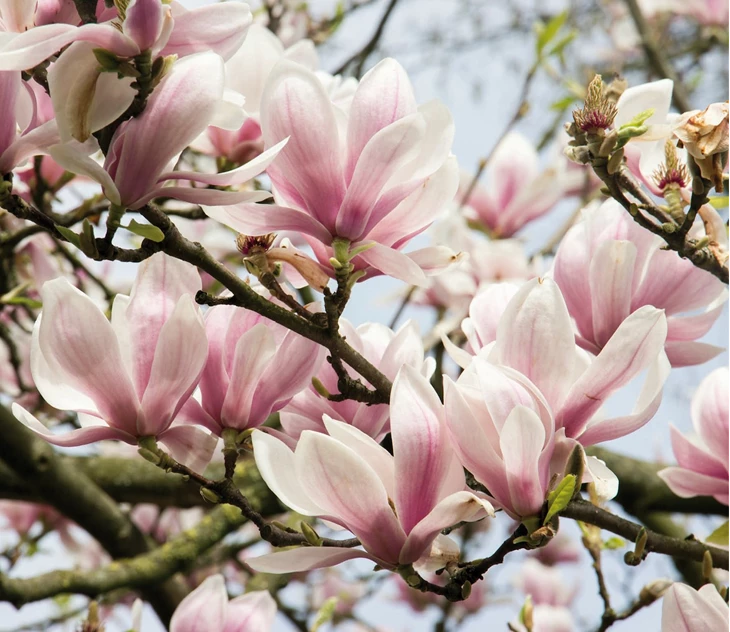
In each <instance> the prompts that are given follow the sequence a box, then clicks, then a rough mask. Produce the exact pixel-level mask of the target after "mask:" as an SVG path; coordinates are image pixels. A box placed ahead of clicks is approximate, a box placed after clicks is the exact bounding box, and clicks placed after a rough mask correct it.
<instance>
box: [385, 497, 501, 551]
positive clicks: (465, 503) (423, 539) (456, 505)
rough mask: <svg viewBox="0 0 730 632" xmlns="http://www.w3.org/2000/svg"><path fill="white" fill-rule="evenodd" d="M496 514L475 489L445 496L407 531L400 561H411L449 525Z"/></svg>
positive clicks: (425, 549)
mask: <svg viewBox="0 0 730 632" xmlns="http://www.w3.org/2000/svg"><path fill="white" fill-rule="evenodd" d="M486 516H490V517H494V507H492V505H491V503H489V502H488V501H486V500H484V499H482V498H479V497H478V496H477V495H476V494H474V493H473V492H467V491H459V492H456V493H454V494H451V495H450V496H446V498H443V499H442V500H441V501H440V502H439V503H438V504H437V505H436V506H435V507H434V508H433V509H432V510H431V511H430V512H429V513H428V515H426V516H424V518H423V519H422V520H420V521H419V522H418V524H416V525H415V526H414V527H413V530H412V531H411V532H410V533H409V534H408V538H407V539H406V542H405V544H404V545H403V549H402V550H401V554H400V559H399V562H400V563H401V564H411V563H412V562H415V561H416V560H417V559H418V558H420V557H421V556H422V555H423V554H424V553H425V552H426V551H427V549H428V547H429V546H430V545H431V543H432V542H433V540H434V538H435V537H436V536H437V535H438V534H439V533H440V532H441V530H442V529H445V528H446V527H450V526H453V525H455V524H458V523H459V522H462V521H465V522H473V521H475V520H480V519H482V518H484V517H486Z"/></svg>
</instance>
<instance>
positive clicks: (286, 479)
mask: <svg viewBox="0 0 730 632" xmlns="http://www.w3.org/2000/svg"><path fill="white" fill-rule="evenodd" d="M251 440H252V441H253V455H254V458H255V459H256V467H257V468H258V470H259V473H260V474H261V478H263V479H264V482H265V483H266V485H267V486H268V488H269V489H270V490H271V491H272V492H274V494H275V495H276V497H277V498H278V499H279V500H281V502H283V503H284V504H285V505H286V506H287V507H290V508H291V509H293V510H294V511H296V512H297V513H300V514H302V515H303V516H321V515H324V514H325V513H327V512H326V511H325V510H324V509H322V508H321V507H319V506H318V505H317V504H316V503H315V502H314V501H312V499H311V498H310V497H309V494H308V492H307V490H306V489H305V487H304V486H303V485H302V481H301V479H300V478H299V476H298V475H297V472H296V465H295V460H294V452H292V450H290V449H289V448H288V447H287V446H286V445H285V444H284V443H283V442H282V441H280V440H279V439H277V438H275V437H273V436H271V435H269V434H267V433H265V432H262V431H260V430H255V431H254V432H253V434H252V435H251Z"/></svg>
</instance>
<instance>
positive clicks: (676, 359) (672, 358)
mask: <svg viewBox="0 0 730 632" xmlns="http://www.w3.org/2000/svg"><path fill="white" fill-rule="evenodd" d="M664 350H665V351H666V353H667V357H668V358H669V362H671V364H672V366H673V367H675V368H680V367H683V366H696V365H698V364H704V363H705V362H708V361H710V360H712V358H716V357H717V356H718V355H720V354H721V353H722V352H723V351H725V349H724V347H716V346H715V345H708V344H707V343H706V342H694V341H676V342H675V341H669V342H667V343H666V344H665V345H664Z"/></svg>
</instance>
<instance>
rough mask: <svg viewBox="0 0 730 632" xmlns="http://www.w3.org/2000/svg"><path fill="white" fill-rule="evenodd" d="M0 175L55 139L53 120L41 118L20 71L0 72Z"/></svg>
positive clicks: (56, 140) (31, 93)
mask: <svg viewBox="0 0 730 632" xmlns="http://www.w3.org/2000/svg"><path fill="white" fill-rule="evenodd" d="M0 110H2V112H3V116H2V118H0V174H8V173H10V172H11V171H13V169H15V167H17V166H19V165H21V164H22V163H23V162H25V160H27V159H28V158H30V157H31V156H34V155H35V154H38V153H41V152H42V151H43V150H45V149H47V148H48V147H50V146H51V145H54V144H55V143H57V142H58V139H59V136H58V128H57V126H56V122H55V120H50V121H44V120H43V118H42V116H41V115H40V114H41V113H40V112H39V108H38V102H37V99H36V95H35V93H34V92H33V90H31V89H30V88H28V87H27V84H26V83H25V82H24V81H23V80H22V79H21V77H20V72H0Z"/></svg>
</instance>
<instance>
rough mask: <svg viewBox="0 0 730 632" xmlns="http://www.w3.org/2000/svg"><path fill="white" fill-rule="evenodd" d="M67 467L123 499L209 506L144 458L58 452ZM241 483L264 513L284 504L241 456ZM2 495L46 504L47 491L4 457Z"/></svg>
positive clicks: (215, 471) (217, 470)
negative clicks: (27, 479) (63, 453)
mask: <svg viewBox="0 0 730 632" xmlns="http://www.w3.org/2000/svg"><path fill="white" fill-rule="evenodd" d="M56 458H57V459H58V460H59V461H60V462H61V463H63V464H64V467H68V468H70V469H71V470H73V471H75V472H79V473H80V474H82V475H85V476H87V477H88V478H90V479H91V480H92V481H93V482H94V483H95V484H96V485H98V486H99V487H101V489H103V490H104V492H106V493H107V494H108V495H109V496H111V498H113V499H114V500H115V501H116V502H118V503H130V504H138V503H152V504H155V505H157V506H158V507H198V506H203V505H206V506H209V503H208V502H207V501H205V500H203V498H202V496H201V495H200V492H199V491H198V488H197V487H196V486H195V485H191V484H190V482H189V481H186V480H185V478H184V477H183V476H180V475H177V474H167V473H166V472H163V471H162V470H161V469H160V468H158V467H155V466H154V465H152V464H151V463H148V462H147V461H144V460H142V459H138V458H134V459H127V458H121V457H101V456H95V457H73V456H57V457H56ZM207 473H208V474H209V475H210V476H211V478H220V477H222V476H223V468H222V467H217V466H211V467H210V468H209V470H208V472H207ZM233 481H234V483H235V484H236V486H237V487H238V488H239V489H241V491H242V493H243V494H244V495H245V496H246V498H249V499H250V500H251V503H252V504H253V506H254V507H255V508H256V510H257V511H259V512H260V513H261V514H263V515H265V516H272V515H276V514H280V513H282V512H283V511H285V509H284V508H283V507H282V506H281V505H280V504H279V501H278V500H277V499H276V496H274V495H273V494H272V493H271V492H270V491H269V489H268V487H266V484H265V483H264V482H263V480H262V479H261V476H260V475H259V473H258V470H257V469H256V466H255V464H254V462H253V460H250V459H248V460H246V459H244V460H242V461H240V462H239V463H238V466H237V467H236V474H235V476H234V478H233ZM0 498H6V499H10V500H24V501H28V502H37V503H44V502H46V501H45V500H44V498H43V496H42V495H41V494H40V493H39V492H38V490H37V489H35V488H34V487H33V486H32V485H30V484H29V483H28V482H27V481H25V480H24V479H23V477H21V476H19V475H17V474H16V473H15V472H14V471H13V470H12V469H11V468H10V467H9V466H7V465H6V464H5V463H4V462H3V461H2V460H0Z"/></svg>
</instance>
